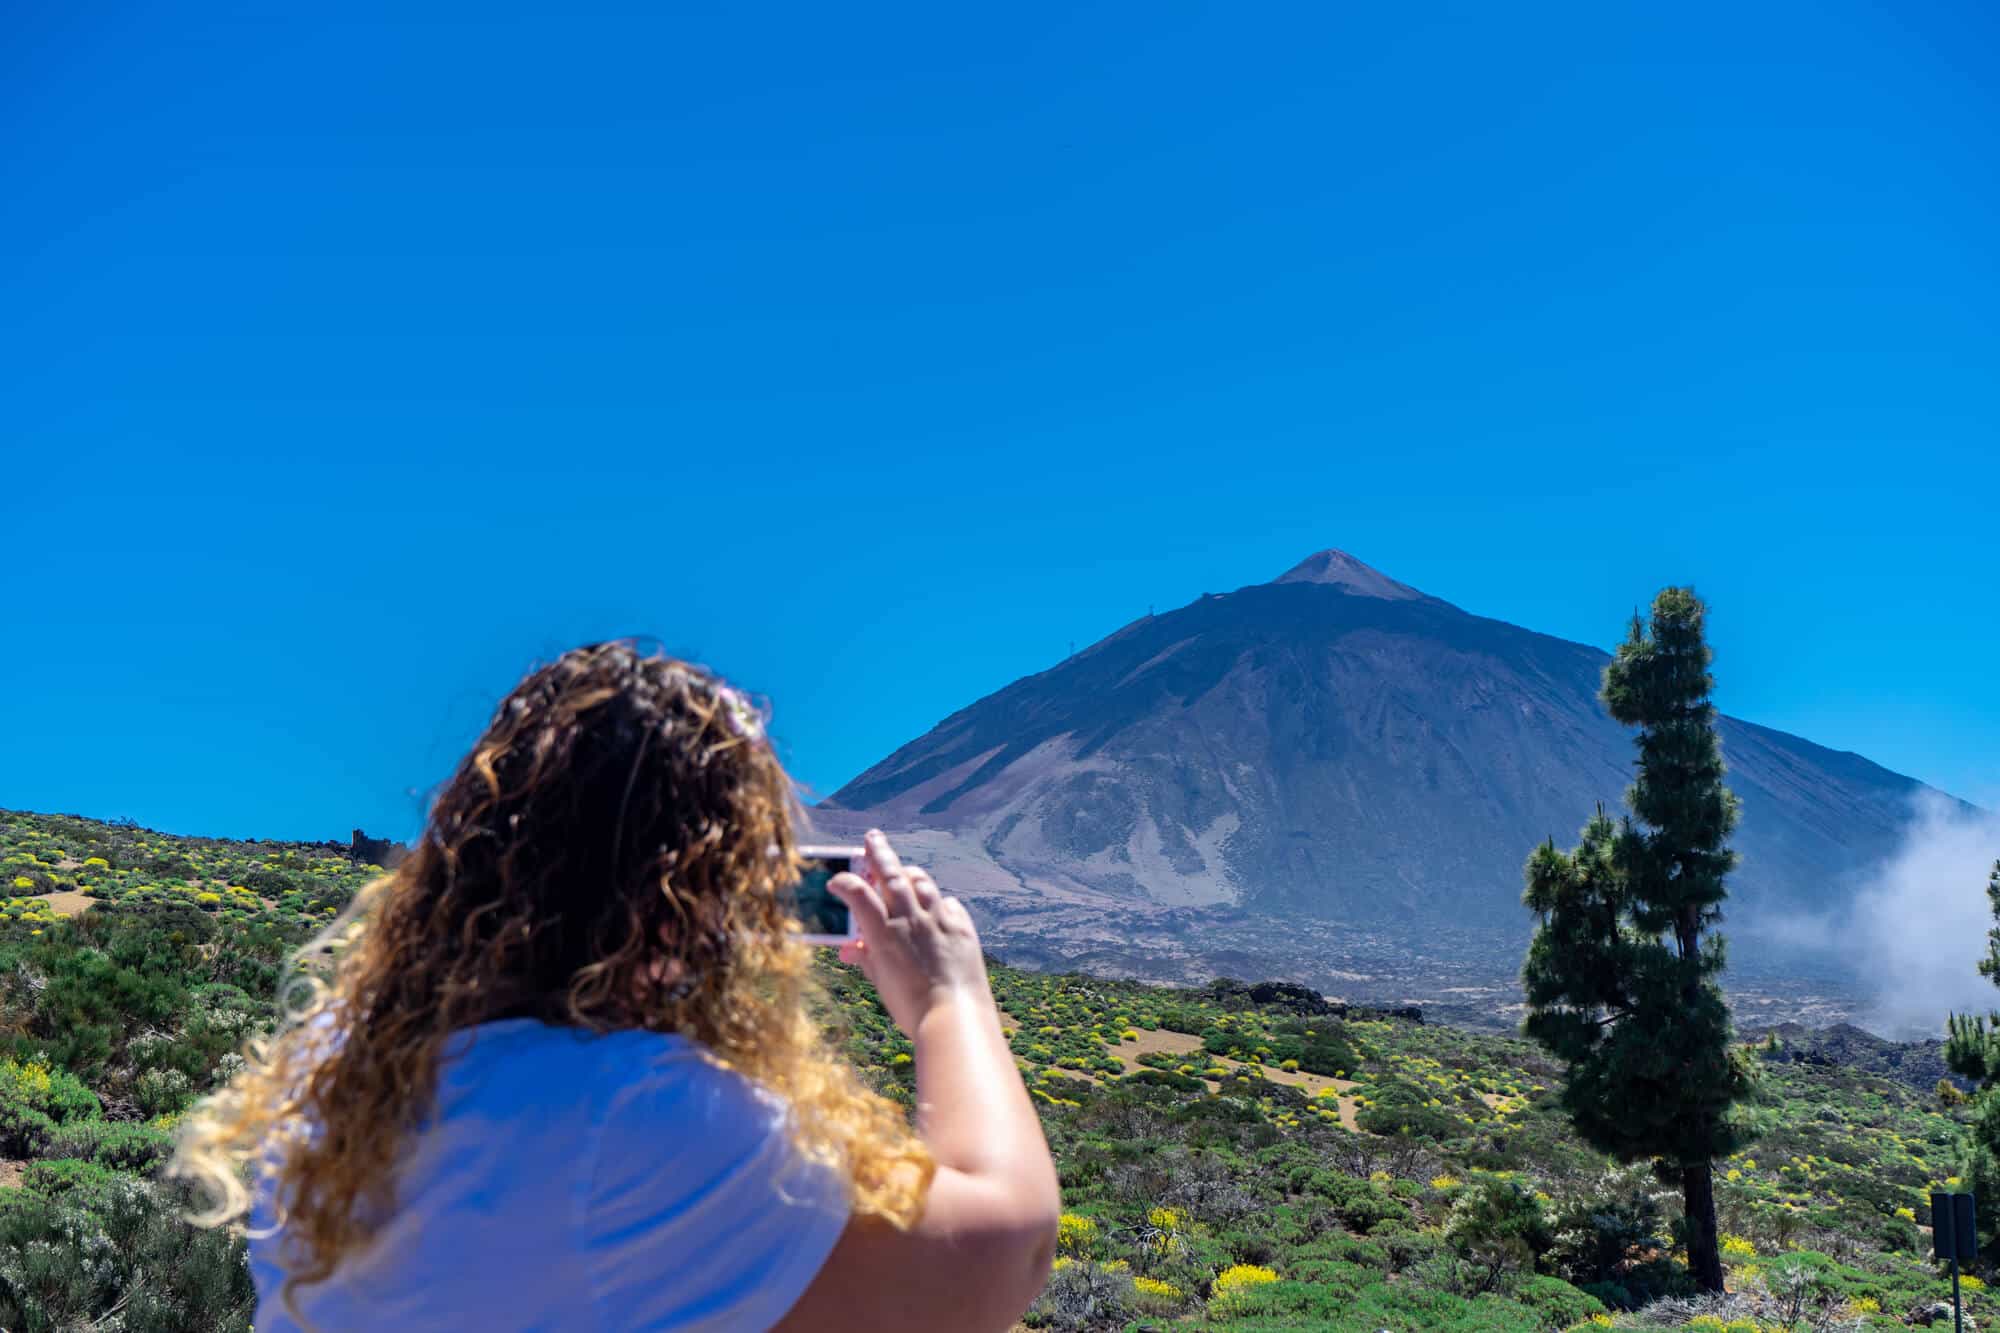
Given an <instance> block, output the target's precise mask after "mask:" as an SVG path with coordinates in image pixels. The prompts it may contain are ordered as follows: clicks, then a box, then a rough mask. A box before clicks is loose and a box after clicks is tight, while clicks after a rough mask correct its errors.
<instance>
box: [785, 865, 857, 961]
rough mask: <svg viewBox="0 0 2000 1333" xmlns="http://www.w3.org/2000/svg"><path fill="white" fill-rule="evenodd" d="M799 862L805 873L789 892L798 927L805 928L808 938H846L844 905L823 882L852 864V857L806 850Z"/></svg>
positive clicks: (846, 928)
mask: <svg viewBox="0 0 2000 1333" xmlns="http://www.w3.org/2000/svg"><path fill="white" fill-rule="evenodd" d="M801 860H802V861H803V862H804V873H803V874H801V875H800V876H799V882H798V884H797V885H795V886H794V887H793V889H792V897H793V906H794V910H795V911H797V913H798V915H799V924H800V925H802V926H804V927H805V933H806V934H807V935H816V936H821V937H824V938H829V939H845V938H846V937H847V935H848V934H849V933H850V932H849V930H848V921H847V904H846V903H843V902H841V901H840V899H838V898H836V897H834V896H833V894H832V893H831V892H829V891H828V890H827V887H826V882H827V881H828V880H830V879H832V878H833V877H834V876H835V875H838V874H840V873H841V872H842V871H844V870H846V869H848V867H849V866H851V865H852V864H853V862H854V856H853V854H852V853H850V852H846V851H835V850H830V849H817V848H815V849H806V850H805V851H804V852H803V854H802V856H801Z"/></svg>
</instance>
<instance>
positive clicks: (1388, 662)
mask: <svg viewBox="0 0 2000 1333" xmlns="http://www.w3.org/2000/svg"><path fill="white" fill-rule="evenodd" d="M1609 660H1610V659H1609V657H1608V655H1607V654H1606V653H1604V652H1603V651H1602V650H1600V649H1598V648H1594V647H1591V646H1589V645H1586V644H1580V643H1571V642H1568V641H1566V640H1563V639H1558V638H1553V637H1551V636H1549V635H1546V634H1539V633H1536V632H1534V631H1533V630H1528V629H1523V628H1521V627H1519V626H1516V625H1510V624H1507V623H1505V622H1502V621H1498V620H1491V619H1487V618H1485V617H1483V616H1477V615H1473V614H1470V613H1469V612H1466V611H1463V610H1461V609H1459V608H1458V607H1456V606H1453V605H1451V604H1450V603H1448V602H1445V601H1442V600H1440V599H1438V598H1436V597H1432V596H1429V595H1427V594H1425V593H1423V592H1420V591H1419V590H1417V589H1415V588H1412V587H1409V586H1407V585H1405V584H1403V583H1400V582H1397V581H1396V580H1395V579H1393V578H1390V577H1389V576H1388V575H1386V574H1383V573H1382V572H1380V571H1378V570H1375V569H1372V568H1370V567H1369V566H1368V565H1366V564H1364V563H1362V562H1361V561H1359V560H1357V559H1355V558H1354V557H1353V556H1350V555H1348V554H1346V553H1344V552H1341V551H1335V550H1328V551H1321V552H1319V553H1317V554H1315V555H1312V556H1309V557H1308V558H1307V559H1305V560H1303V561H1301V562H1300V563H1299V564H1298V565H1296V566H1294V567H1293V568H1292V569H1290V570H1288V571H1286V572H1285V573H1284V574H1283V575H1281V576H1280V577H1278V578H1277V579H1275V580H1274V581H1272V582H1270V583H1263V584H1257V585H1254V586H1251V587H1246V588H1242V589H1239V590H1237V591H1235V592H1231V593H1211V594H1207V595H1205V596H1203V597H1201V598H1199V599H1198V600H1196V601H1194V602H1192V603H1190V604H1188V605H1187V606H1184V607H1181V608H1180V609H1178V610H1175V611H1170V612H1168V613H1166V614H1163V615H1149V616H1147V617H1145V618H1143V619H1140V620H1136V621H1134V622H1132V623H1131V624H1129V625H1126V626H1125V627H1124V628H1122V629H1120V630H1118V631H1117V632H1116V633H1114V634H1112V635H1110V636H1109V637H1107V638H1105V639H1103V640H1101V641H1099V642H1097V643H1095V644H1092V645H1091V646H1090V647H1088V648H1086V649H1084V650H1083V651H1081V652H1079V653H1077V654H1075V655H1074V656H1072V657H1070V658H1069V659H1067V660H1066V661H1064V662H1062V663H1061V664H1059V665H1057V666H1055V667H1053V668H1051V669H1050V670H1047V671H1044V672H1040V673H1038V674H1036V675H1033V676H1029V677H1026V678H1024V679H1022V680H1018V681H1016V682H1014V683H1013V684H1012V685H1009V686H1007V687H1006V688H1005V689H1002V690H1000V691H998V692H997V693H995V694H992V695H989V696H988V697H986V698H984V699H981V700H979V701H978V702H977V703H974V704H972V705H971V706H969V707H967V708H965V709H962V710H961V711H959V712H957V713H954V714H952V715H951V716H950V717H948V718H946V719H945V720H944V721H942V722H940V723H939V724H938V725H937V726H936V727H934V728H933V729H932V730H931V731H929V732H928V733H926V734H925V735H923V736H920V737H918V738H917V739H915V740H913V741H911V742H910V743H909V744H907V745H904V746H903V747H902V748H900V749H898V750H897V751H895V753H893V754H891V755H889V756H888V757H887V758H886V759H884V760H882V761H881V762H880V763H878V764H876V765H874V766H873V767H871V768H869V769H868V770H867V771H866V772H864V773H862V774H861V775H860V776H858V777H856V778H855V779H854V780H853V781H852V782H850V783H848V784H847V785H846V786H845V787H843V788H841V789H840V790H839V791H838V792H836V793H835V794H834V796H833V797H832V798H831V799H830V800H829V801H827V802H826V803H825V804H823V805H822V806H821V807H819V810H818V812H817V813H816V815H815V818H816V821H817V822H819V823H820V824H821V825H822V827H824V828H826V829H828V830H829V831H851V830H852V829H854V828H857V827H860V826H863V825H866V824H878V825H880V826H881V827H883V828H885V829H889V830H891V831H894V832H900V833H902V834H903V835H904V836H905V837H906V839H913V840H914V841H915V842H916V843H917V844H918V845H919V846H920V847H921V849H922V853H923V854H927V855H929V856H930V857H931V858H932V859H933V860H934V861H937V862H938V863H939V865H940V868H941V869H942V868H949V869H950V870H951V871H952V872H953V873H954V874H955V875H956V879H955V881H954V882H955V883H957V884H959V885H960V886H961V887H960V891H961V892H962V893H964V894H965V895H966V896H967V897H968V898H969V899H971V901H972V902H973V904H974V906H975V908H978V907H981V906H982V905H983V906H984V907H985V908H986V909H987V910H986V913H985V915H986V916H987V918H988V919H989V920H991V921H992V922H993V924H994V925H995V927H996V928H997V929H998V930H999V931H1000V933H1001V934H1002V935H1010V934H1011V935H1014V936H1016V937H1024V936H1037V935H1039V936H1042V937H1044V943H1049V942H1050V938H1051V937H1049V934H1048V932H1049V929H1050V928H1051V927H1052V923H1053V922H1056V921H1058V920H1060V919H1065V917H1064V912H1063V911H1061V910H1052V911H1050V912H1043V913H1040V914H1039V915H1040V917H1041V919H1040V920H1039V921H1038V920H1037V914H1036V913H1035V912H1034V911H1033V910H1032V909H1033V908H1034V906H1035V904H1037V903H1040V904H1044V905H1045V906H1047V907H1048V908H1050V909H1064V908H1066V909H1069V912H1070V916H1071V917H1073V916H1074V912H1075V911H1077V910H1082V909H1086V908H1087V909H1088V915H1089V916H1090V918H1091V919H1092V920H1093V921H1094V922H1095V923H1096V925H1095V927H1094V928H1093V929H1091V930H1087V931H1085V932H1084V938H1078V939H1073V940H1071V941H1070V943H1071V944H1072V945H1073V946H1075V947H1074V948H1072V950H1071V952H1070V954H1069V955H1067V956H1068V957H1071V958H1074V957H1076V956H1077V950H1079V949H1080V950H1081V951H1082V952H1084V953H1089V952H1092V951H1098V952H1102V951H1103V950H1104V949H1107V948H1109V949H1112V950H1114V951H1116V949H1117V948H1118V936H1119V932H1120V929H1121V927H1120V925H1119V923H1120V921H1121V920H1122V921H1123V922H1124V923H1125V925H1124V927H1123V929H1124V930H1125V931H1126V932H1127V934H1129V935H1131V936H1133V937H1138V936H1148V937H1158V936H1159V935H1160V932H1161V931H1162V930H1166V931H1167V933H1168V934H1172V933H1173V932H1174V931H1179V932H1180V933H1181V934H1182V935H1184V936H1189V935H1190V926H1192V927H1193V930H1192V933H1191V936H1190V938H1193V939H1194V940H1196V941H1199V940H1200V938H1201V936H1202V934H1203V932H1202V931H1201V930H1200V929H1199V926H1200V923H1201V922H1202V921H1203V920H1205V919H1207V920H1213V921H1227V922H1230V923H1232V925H1233V926H1235V927H1251V926H1257V927H1262V928H1263V934H1264V935H1265V936H1266V937H1271V932H1272V928H1274V927H1275V928H1277V929H1278V930H1280V931H1285V930H1294V931H1296V930H1305V931H1307V933H1313V932H1312V930H1311V929H1310V928H1311V927H1313V926H1315V925H1316V924H1320V923H1324V924H1332V923H1338V924H1340V925H1344V926H1346V927H1348V928H1350V929H1351V930H1359V931H1365V932H1372V933H1374V934H1377V935H1380V934H1381V933H1383V932H1387V937H1389V938H1395V937H1398V936H1400V937H1405V938H1408V937H1412V936H1420V937H1425V938H1430V939H1436V938H1441V937H1444V936H1448V935H1450V934H1452V933H1453V932H1462V931H1466V930H1478V929H1482V928H1485V929H1491V930H1494V931H1498V932H1501V933H1503V934H1506V935H1508V936H1514V935H1518V934H1520V933H1524V932H1525V930H1526V925H1527V923H1526V914H1525V912H1524V911H1523V909H1522V908H1521V906H1520V889H1521V865H1522V862H1523V861H1524V859H1525V858H1526V857H1527V855H1528V853H1529V851H1530V850H1531V849H1532V848H1533V847H1534V846H1535V845H1536V844H1538V843H1540V842H1541V841H1542V840H1544V839H1546V838H1550V837H1553V838H1555V840H1556V841H1557V843H1558V844H1560V845H1568V844H1569V843H1571V842H1573V841H1574V838H1575V835H1576V832H1577V830H1578V829H1579V828H1580V826H1581V825H1582V824H1583V822H1584V820H1585V819H1586V818H1588V817H1589V815H1590V814H1591V813H1592V812H1593V811H1594V810H1595V809H1596V808H1597V806H1598V805H1599V804H1600V803H1602V804H1604V805H1605V806H1606V807H1607V808H1612V809H1616V808H1617V807H1618V805H1619V803H1620V801H1621V798H1622V795H1623V792H1624V789H1625V787H1626V786H1627V784H1628V783H1629V782H1630V781H1631V777H1632V760H1633V753H1634V752H1633V747H1632V743H1631V738H1630V735H1629V733H1628V732H1627V731H1626V730H1625V729H1624V728H1622V727H1620V726H1619V725H1618V724H1617V723H1615V722H1613V721H1612V720H1611V718H1610V717H1609V716H1608V715H1607V714H1606V713H1605V711H1604V708H1603V706H1602V705H1601V704H1600V703H1599V701H1598V698H1597V691H1598V686H1599V683H1600V679H1601V677H1602V674H1603V670H1604V666H1605V663H1606V662H1607V661H1609ZM1725 669H1726V664H1725ZM1721 732H1722V743H1723V750H1724V755H1725V758H1726V759H1727V762H1728V764H1729V778H1728V781H1729V784H1730V786H1731V787H1732V788H1733V789H1734V790H1735V791H1736V793H1737V795H1738V796H1739V797H1740V798H1741V799H1742V804H1743V820H1742V824H1741V827H1740V828H1739V830H1738V832H1737V835H1736V837H1735V840H1734V841H1735V846H1736V848H1737V849H1738V851H1739V852H1740V853H1741V857H1742V861H1741V865H1740V868H1739V869H1738V871H1737V872H1736V874H1735V875H1734V876H1733V878H1732V881H1731V883H1732V895H1731V903H1730V906H1731V911H1732V913H1733V914H1736V915H1742V916H1747V917H1751V918H1758V919H1766V920H1770V919H1777V918H1782V917H1783V916H1785V915H1786V914H1790V913H1797V912H1812V913H1823V912H1825V911H1826V910H1827V909H1828V908H1829V907H1831V906H1833V905H1834V904H1835V903H1836V901H1837V900H1838V899H1839V898H1840V896H1841V895H1842V894H1843V893H1844V892H1845V891H1846V886H1848V885H1849V883H1850V882H1851V881H1852V880H1853V878H1854V877H1855V876H1856V875H1857V874H1858V873H1859V872H1860V871H1862V870H1863V869H1864V868H1866V867H1868V866H1869V865H1871V864H1872V863H1874V862H1876V861H1878V860H1880V859H1881V858H1883V857H1885V856H1886V855H1888V854H1889V853H1890V851H1891V850H1892V849H1893V848H1894V847H1895V845H1896V842H1897V840H1898V837H1899V835H1900V833H1901V831H1902V829H1903V827H1904V825H1905V823H1906V822H1907V820H1908V818H1909V814H1910V809H1911V804H1912V800H1913V798H1915V797H1916V796H1918V795H1919V794H1920V793H1922V792H1925V791H1927V790H1928V789H1927V788H1925V787H1924V786H1923V784H1921V783H1919V782H1917V781H1915V780H1914V779H1911V778H1908V777H1905V776H1903V775H1901V774H1898V773H1894V772H1891V771H1890V770H1888V769H1886V768H1883V767H1882V766H1880V765H1878V764H1875V763H1872V762H1870V761H1869V760H1867V759H1864V758H1862V757H1861V756H1859V755H1856V754H1852V753H1847V752H1840V751H1835V750H1830V749H1827V748H1826V747H1824V746H1820V745H1815V744H1813V743H1812V742H1811V741H1808V740H1804V739H1801V738H1800V737H1797V736H1792V735H1789V734H1787V733H1785V732H1781V731H1776V730H1773V729H1771V728H1769V727H1763V726H1759V725H1757V724H1755V723H1752V722H1746V721H1743V720H1741V719H1737V718H1724V719H1723V720H1722V722H1721ZM1159 913H1167V914H1169V915H1171V916H1172V917H1174V918H1175V919H1176V920H1177V922H1178V924H1177V925H1170V926H1167V927H1159V926H1153V925H1144V924H1140V923H1141V922H1143V921H1144V920H1145V918H1147V917H1148V916H1149V915H1152V914H1159ZM1072 924H1073V923H1072ZM1062 933H1063V932H1062V931H1061V930H1060V929H1056V930H1055V934H1056V935H1061V934H1062ZM1231 933H1232V934H1233V935H1235V936H1237V937H1239V938H1243V937H1246V930H1245V929H1241V928H1239V929H1233V930H1232V932H1231ZM1257 933H1258V932H1257V931H1256V930H1248V931H1247V935H1250V936H1254V935H1256V934H1257ZM1278 938H1282V934H1281V935H1279V936H1278ZM1189 947H1190V948H1191V949H1192V952H1193V953H1195V954H1197V955H1202V954H1203V953H1204V948H1203V946H1201V945H1199V944H1198V943H1197V944H1195V945H1191V946H1189ZM1234 951H1235V952H1239V953H1240V952H1243V950H1242V949H1235V950H1234ZM1176 952H1187V950H1177V951H1176ZM1230 952H1232V950H1231V949H1222V948H1220V947H1219V944H1218V942H1217V941H1214V940H1210V941H1209V947H1207V948H1206V954H1205V956H1206V957H1207V958H1208V959H1209V961H1210V963H1211V964H1212V965H1213V966H1211V967H1210V968H1209V969H1206V970H1213V967H1215V966H1220V964H1221V963H1222V962H1229V963H1231V964H1232V965H1234V966H1237V967H1239V968H1241V969H1242V970H1241V971H1239V972H1238V975H1248V974H1251V973H1254V972H1259V971H1261V972H1262V973H1263V974H1266V975H1269V974H1271V973H1270V970H1269V968H1261V969H1260V967H1259V958H1258V956H1257V950H1256V949H1255V948H1250V949H1248V956H1245V957H1236V958H1223V957H1221V955H1223V954H1227V953H1230ZM1193 961H1194V963H1195V964H1196V965H1194V966H1192V967H1191V969H1190V971H1191V972H1193V973H1198V972H1200V971H1202V970H1205V969H1204V968H1203V967H1201V966H1199V965H1198V964H1199V959H1195V960H1193ZM1514 961H1518V955H1515V956H1514ZM1510 965H1511V964H1510ZM1128 970H1136V971H1139V972H1142V973H1145V972H1150V973H1153V974H1155V975H1157V974H1158V972H1159V969H1157V968H1144V967H1137V968H1131V969H1128ZM1294 970H1296V969H1294Z"/></svg>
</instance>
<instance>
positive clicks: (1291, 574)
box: [1275, 549, 1424, 602]
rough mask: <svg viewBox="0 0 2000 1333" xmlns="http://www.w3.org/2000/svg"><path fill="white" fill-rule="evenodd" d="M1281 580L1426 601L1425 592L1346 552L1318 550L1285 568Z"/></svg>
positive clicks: (1386, 598) (1394, 599) (1397, 599)
mask: <svg viewBox="0 0 2000 1333" xmlns="http://www.w3.org/2000/svg"><path fill="white" fill-rule="evenodd" d="M1275 581H1276V582H1278V583H1328V584H1332V585H1333V586H1334V587H1336V588H1339V589H1340V590H1341V591H1343V592H1346V593H1351V594H1353V595H1354V596H1356V597H1380V598H1382V599H1383V600H1384V601H1390V602H1414V601H1422V600H1424V594H1423V593H1420V592H1418V591H1417V590H1416V589H1415V588H1412V587H1410V586H1409V585H1408V584H1407V583H1398V582H1396V580H1394V579H1392V578H1390V577H1389V576H1388V575H1387V574H1384V573H1383V572H1382V571H1381V570H1379V569H1372V568H1370V567H1369V566H1367V565H1364V564H1362V563H1361V562H1360V561H1359V560H1356V559H1355V558H1354V557H1353V556H1351V555H1349V554H1348V553H1347V552H1345V551H1335V550H1332V549H1328V550H1324V551H1319V552H1316V553H1314V554H1312V555H1309V556H1307V557H1306V558H1305V559H1303V560H1301V561H1299V563H1297V564H1296V565H1293V566H1292V567H1291V568H1290V569H1288V570H1286V571H1285V572H1284V574H1282V575H1281V576H1280V577H1279V578H1278V579H1277V580H1275Z"/></svg>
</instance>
